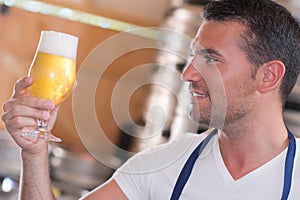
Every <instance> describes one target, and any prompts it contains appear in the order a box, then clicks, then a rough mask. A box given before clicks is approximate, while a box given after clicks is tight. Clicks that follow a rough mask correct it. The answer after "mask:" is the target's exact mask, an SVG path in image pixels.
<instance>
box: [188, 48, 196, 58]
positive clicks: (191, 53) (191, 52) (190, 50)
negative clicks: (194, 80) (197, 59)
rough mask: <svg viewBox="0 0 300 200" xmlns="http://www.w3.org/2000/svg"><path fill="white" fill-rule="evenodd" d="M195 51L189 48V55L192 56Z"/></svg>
mask: <svg viewBox="0 0 300 200" xmlns="http://www.w3.org/2000/svg"><path fill="white" fill-rule="evenodd" d="M194 56H195V52H194V51H193V50H192V49H189V57H194Z"/></svg>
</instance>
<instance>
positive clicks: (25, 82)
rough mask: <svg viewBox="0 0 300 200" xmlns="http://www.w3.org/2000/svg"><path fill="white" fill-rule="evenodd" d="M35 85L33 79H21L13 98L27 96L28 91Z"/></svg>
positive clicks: (16, 85) (17, 83)
mask: <svg viewBox="0 0 300 200" xmlns="http://www.w3.org/2000/svg"><path fill="white" fill-rule="evenodd" d="M32 83H33V80H32V78H31V77H24V78H21V79H19V80H18V81H17V82H16V84H15V88H14V93H13V96H12V98H16V97H18V96H23V95H25V94H26V89H27V88H28V87H29V86H30V85H31V84H32Z"/></svg>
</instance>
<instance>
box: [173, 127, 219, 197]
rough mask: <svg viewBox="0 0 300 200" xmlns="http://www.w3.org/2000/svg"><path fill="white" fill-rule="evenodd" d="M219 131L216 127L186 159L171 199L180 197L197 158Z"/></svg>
mask: <svg viewBox="0 0 300 200" xmlns="http://www.w3.org/2000/svg"><path fill="white" fill-rule="evenodd" d="M217 132H218V129H214V130H213V131H212V132H211V133H210V134H209V135H208V136H207V137H206V138H205V139H204V140H203V141H202V142H201V143H200V144H199V145H198V146H197V148H196V149H195V150H194V151H193V153H192V154H191V155H190V157H189V158H188V160H187V161H186V163H185V165H184V167H183V168H182V170H181V172H180V174H179V177H178V179H177V182H176V184H175V187H174V190H173V193H172V196H171V200H177V199H179V197H180V195H181V193H182V191H183V188H184V186H185V185H186V183H187V181H188V179H189V177H190V175H191V173H192V170H193V167H194V164H195V162H196V160H197V158H198V157H199V155H200V154H201V152H202V151H203V149H204V148H205V147H206V145H207V144H208V142H209V141H210V139H211V138H212V137H213V136H214V135H215V134H216V133H217Z"/></svg>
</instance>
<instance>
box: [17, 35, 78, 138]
mask: <svg viewBox="0 0 300 200" xmlns="http://www.w3.org/2000/svg"><path fill="white" fill-rule="evenodd" d="M77 45H78V37H76V36H73V35H69V34H66V33H60V32H55V31H42V32H41V36H40V41H39V44H38V48H37V50H36V54H35V56H34V59H33V62H32V64H31V66H30V69H29V72H28V75H29V76H30V77H32V78H33V84H32V85H31V86H30V88H29V93H30V94H31V95H33V96H35V97H38V98H43V99H48V100H52V101H53V102H54V103H55V105H58V104H60V103H61V102H62V101H64V99H65V98H66V97H67V96H68V95H69V94H70V93H71V92H72V90H73V86H74V83H75V79H76V54H77ZM22 135H23V136H25V137H32V138H43V139H45V140H47V141H52V142H61V139H60V138H58V137H56V136H54V135H53V134H51V133H50V132H49V131H48V129H47V123H46V122H45V121H44V120H41V119H39V120H38V121H37V127H36V129H35V130H32V131H29V132H26V133H23V134H22Z"/></svg>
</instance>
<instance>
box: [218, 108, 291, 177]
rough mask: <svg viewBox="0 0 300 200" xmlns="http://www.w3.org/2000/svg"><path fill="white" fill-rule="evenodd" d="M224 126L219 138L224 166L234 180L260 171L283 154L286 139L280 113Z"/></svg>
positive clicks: (259, 116)
mask: <svg viewBox="0 0 300 200" xmlns="http://www.w3.org/2000/svg"><path fill="white" fill-rule="evenodd" d="M252 119H255V120H250V119H249V118H248V119H241V120H239V121H238V122H233V123H231V124H226V125H225V127H224V129H223V132H222V134H221V135H220V138H219V144H220V151H221V154H222V157H223V160H224V163H225V165H226V167H227V169H228V171H229V172H230V173H231V175H232V177H233V178H234V179H239V178H241V177H242V176H244V175H246V174H247V173H249V172H251V171H253V170H255V169H257V168H259V167H260V166H262V165H264V164H265V163H266V162H268V161H270V160H271V159H273V158H274V157H275V156H277V155H278V154H279V153H280V152H282V151H283V150H284V149H285V148H286V147H287V145H288V142H289V140H288V136H287V130H286V127H285V124H284V122H283V118H282V113H281V114H278V113H277V114H274V113H273V114H272V115H267V116H264V115H263V114H261V113H260V115H257V116H255V117H254V118H252Z"/></svg>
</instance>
